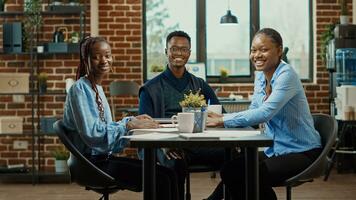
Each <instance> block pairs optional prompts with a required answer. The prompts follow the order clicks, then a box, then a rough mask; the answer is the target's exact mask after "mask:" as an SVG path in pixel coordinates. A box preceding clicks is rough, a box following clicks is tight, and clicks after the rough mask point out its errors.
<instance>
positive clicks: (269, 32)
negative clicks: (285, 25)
mask: <svg viewBox="0 0 356 200" xmlns="http://www.w3.org/2000/svg"><path fill="white" fill-rule="evenodd" d="M261 34H264V35H266V36H267V37H269V38H270V39H271V40H272V42H273V43H274V44H276V45H277V47H281V48H283V39H282V36H281V34H279V33H278V31H276V30H274V29H273V28H263V29H261V30H259V31H257V32H256V34H255V37H256V36H257V35H261ZM282 56H283V54H282V55H281V56H280V57H279V59H280V60H281V59H282Z"/></svg>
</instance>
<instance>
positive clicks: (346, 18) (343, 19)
mask: <svg viewBox="0 0 356 200" xmlns="http://www.w3.org/2000/svg"><path fill="white" fill-rule="evenodd" d="M348 23H349V16H347V15H340V24H348Z"/></svg>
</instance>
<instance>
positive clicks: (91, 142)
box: [63, 77, 130, 155]
mask: <svg viewBox="0 0 356 200" xmlns="http://www.w3.org/2000/svg"><path fill="white" fill-rule="evenodd" d="M96 88H97V89H98V92H99V95H100V97H101V99H102V103H103V106H104V118H105V122H103V121H102V120H101V119H100V117H99V110H98V105H97V103H96V96H95V92H94V90H93V89H92V86H91V84H90V82H89V80H88V79H87V78H85V77H82V78H80V79H79V80H78V81H77V82H76V83H75V84H73V86H72V87H71V88H70V90H69V92H68V95H67V98H66V102H65V107H64V119H63V121H64V125H65V126H66V128H67V129H69V130H71V131H72V132H73V134H74V135H73V136H72V137H73V138H74V139H73V140H74V141H81V142H84V144H85V145H86V147H87V148H89V149H90V151H89V152H91V155H99V154H111V153H117V152H120V151H122V150H123V148H124V146H125V145H126V143H127V140H119V139H120V137H121V136H122V135H126V134H127V130H126V123H127V121H128V120H129V119H130V118H124V119H123V120H122V121H119V122H114V121H112V116H111V111H110V106H109V104H108V101H107V99H106V97H105V94H104V91H103V88H102V86H100V85H96ZM76 145H79V144H76ZM86 153H88V152H86Z"/></svg>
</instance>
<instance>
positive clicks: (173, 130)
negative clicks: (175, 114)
mask: <svg viewBox="0 0 356 200" xmlns="http://www.w3.org/2000/svg"><path fill="white" fill-rule="evenodd" d="M130 132H132V133H133V134H134V135H138V134H146V133H178V128H151V129H149V128H147V129H132V130H130Z"/></svg>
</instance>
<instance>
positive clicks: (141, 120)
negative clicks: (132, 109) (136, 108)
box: [126, 115, 159, 130]
mask: <svg viewBox="0 0 356 200" xmlns="http://www.w3.org/2000/svg"><path fill="white" fill-rule="evenodd" d="M126 126H127V129H128V130H131V129H144V128H158V127H159V123H158V122H156V121H154V120H153V119H152V118H151V117H150V116H148V115H139V116H136V117H133V118H132V119H131V120H130V121H129V122H128V123H127V125H126Z"/></svg>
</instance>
